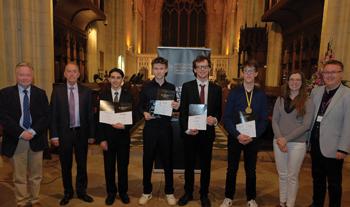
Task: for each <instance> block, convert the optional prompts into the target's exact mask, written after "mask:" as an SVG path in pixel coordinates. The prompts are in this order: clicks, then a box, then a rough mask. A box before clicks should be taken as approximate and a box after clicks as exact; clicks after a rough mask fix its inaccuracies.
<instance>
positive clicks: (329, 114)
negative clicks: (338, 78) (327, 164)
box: [311, 85, 350, 158]
mask: <svg viewBox="0 0 350 207" xmlns="http://www.w3.org/2000/svg"><path fill="white" fill-rule="evenodd" d="M324 91H325V86H321V87H317V88H315V89H313V90H312V92H311V99H312V100H313V102H314V104H315V106H316V109H317V110H316V113H315V115H314V122H313V123H315V121H316V118H317V111H318V109H319V108H320V104H321V101H322V96H323V93H324ZM349 105H350V89H349V88H347V87H346V86H344V85H340V87H339V88H338V90H337V92H336V93H335V94H334V96H333V98H332V100H331V102H330V103H329V105H328V107H327V110H326V111H325V113H324V115H323V118H322V120H321V123H320V137H319V139H320V149H321V152H322V154H323V155H324V156H325V157H328V158H335V156H336V153H337V150H341V151H344V152H348V153H349V152H350V127H349V126H350V107H349Z"/></svg>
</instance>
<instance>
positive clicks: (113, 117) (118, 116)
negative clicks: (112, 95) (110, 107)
mask: <svg viewBox="0 0 350 207" xmlns="http://www.w3.org/2000/svg"><path fill="white" fill-rule="evenodd" d="M100 122H101V123H105V124H111V125H112V124H117V123H121V124H123V125H131V124H132V112H131V111H126V112H119V113H114V112H109V111H100Z"/></svg>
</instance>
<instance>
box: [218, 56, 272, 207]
mask: <svg viewBox="0 0 350 207" xmlns="http://www.w3.org/2000/svg"><path fill="white" fill-rule="evenodd" d="M242 72H243V84H242V85H239V86H237V87H236V88H234V89H232V91H231V92H230V94H229V96H228V98H227V104H226V108H225V112H224V115H223V122H224V127H225V129H226V130H227V132H228V133H229V136H228V144H227V147H228V155H227V162H228V167H227V173H226V187H225V200H224V201H223V203H222V204H221V206H220V207H229V206H231V205H232V200H233V197H234V194H235V191H236V177H237V171H238V166H239V160H240V156H241V151H243V153H244V168H245V173H246V195H247V201H248V203H247V206H248V207H257V206H258V204H257V203H256V201H255V198H256V173H255V168H256V161H257V153H258V142H259V137H260V136H261V135H262V134H263V132H264V131H265V129H266V126H267V123H268V120H267V116H268V111H267V98H266V95H265V93H264V91H262V90H261V89H259V88H257V87H256V86H255V78H256V77H257V75H258V72H257V71H256V65H255V62H254V61H248V62H247V63H246V64H245V65H244V67H243V70H242ZM252 131H255V133H251V132H252ZM254 135H255V136H254Z"/></svg>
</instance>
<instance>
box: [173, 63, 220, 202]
mask: <svg viewBox="0 0 350 207" xmlns="http://www.w3.org/2000/svg"><path fill="white" fill-rule="evenodd" d="M192 68H193V73H194V75H195V77H196V79H195V80H192V81H189V82H187V83H184V84H183V85H182V91H181V104H180V106H181V109H180V127H181V132H182V134H183V138H184V148H185V157H186V159H185V186H184V188H185V194H184V195H183V196H182V197H181V198H180V199H179V202H178V205H179V206H184V205H186V204H187V203H188V202H189V201H191V200H192V199H193V186H194V167H195V162H196V157H197V154H198V155H199V158H200V169H201V178H200V200H201V206H204V207H210V206H211V203H210V200H209V198H208V192H209V183H210V168H211V158H212V147H213V141H214V139H215V126H216V125H217V124H218V122H219V121H220V118H221V87H220V86H218V85H216V84H214V83H211V82H209V71H210V68H211V62H210V58H209V57H206V56H198V57H197V58H196V59H195V60H194V61H193V65H192ZM203 122H204V126H203Z"/></svg>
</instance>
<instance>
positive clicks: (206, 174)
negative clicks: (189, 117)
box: [184, 131, 213, 197]
mask: <svg viewBox="0 0 350 207" xmlns="http://www.w3.org/2000/svg"><path fill="white" fill-rule="evenodd" d="M184 147H185V186H184V189H185V193H186V194H188V195H192V194H193V186H194V169H195V164H196V160H197V159H196V158H197V157H198V156H199V164H200V170H201V177H200V190H199V193H200V196H201V197H206V196H208V192H209V184H210V170H211V159H212V148H213V139H212V138H210V137H208V136H207V133H206V132H204V131H200V132H199V133H198V134H197V135H195V136H190V135H185V136H184Z"/></svg>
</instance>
